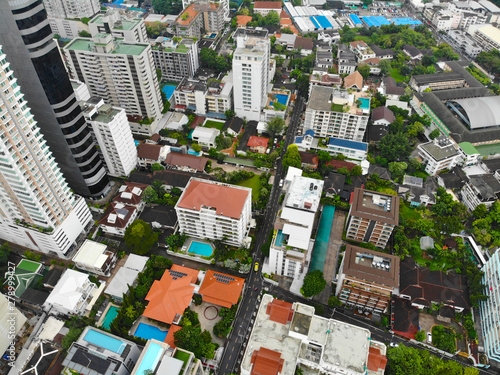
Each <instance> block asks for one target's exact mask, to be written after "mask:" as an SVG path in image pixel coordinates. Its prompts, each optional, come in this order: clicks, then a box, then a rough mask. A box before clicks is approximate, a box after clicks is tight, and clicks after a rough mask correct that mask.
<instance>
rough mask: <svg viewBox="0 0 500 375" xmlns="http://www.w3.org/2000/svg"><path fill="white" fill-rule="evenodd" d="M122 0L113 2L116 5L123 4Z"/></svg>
mask: <svg viewBox="0 0 500 375" xmlns="http://www.w3.org/2000/svg"><path fill="white" fill-rule="evenodd" d="M123 2H124V0H116V1H113V4H116V5H121V4H123Z"/></svg>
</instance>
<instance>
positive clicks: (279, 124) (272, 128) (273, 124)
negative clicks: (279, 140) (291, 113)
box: [266, 116, 285, 138]
mask: <svg viewBox="0 0 500 375" xmlns="http://www.w3.org/2000/svg"><path fill="white" fill-rule="evenodd" d="M284 128H285V120H283V119H282V118H281V117H277V116H276V117H274V118H273V119H272V120H271V121H269V122H268V123H267V125H266V132H267V133H268V134H269V136H270V137H271V138H274V137H276V136H277V135H280V134H281V133H282V132H283V129H284Z"/></svg>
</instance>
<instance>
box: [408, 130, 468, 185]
mask: <svg viewBox="0 0 500 375" xmlns="http://www.w3.org/2000/svg"><path fill="white" fill-rule="evenodd" d="M417 150H418V156H420V158H422V160H423V162H424V164H425V171H426V172H427V173H429V174H430V175H431V176H435V175H437V174H438V173H439V172H440V171H442V170H444V169H452V168H453V167H454V166H456V165H457V164H459V163H460V162H461V161H462V158H461V156H460V153H459V152H458V151H457V149H456V148H455V147H454V145H453V144H451V143H450V141H448V140H447V139H445V138H444V136H441V137H439V138H436V139H435V140H434V141H433V142H427V143H424V144H420V145H418V147H417Z"/></svg>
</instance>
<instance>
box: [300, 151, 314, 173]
mask: <svg viewBox="0 0 500 375" xmlns="http://www.w3.org/2000/svg"><path fill="white" fill-rule="evenodd" d="M299 154H300V161H301V162H302V163H303V164H307V165H309V166H311V167H312V168H314V169H316V168H318V164H319V157H318V156H317V155H314V154H310V153H309V152H303V151H299Z"/></svg>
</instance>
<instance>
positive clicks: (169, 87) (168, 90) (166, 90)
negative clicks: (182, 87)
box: [161, 84, 176, 100]
mask: <svg viewBox="0 0 500 375" xmlns="http://www.w3.org/2000/svg"><path fill="white" fill-rule="evenodd" d="M175 88H176V86H175V85H169V84H166V85H165V86H163V88H162V89H161V91H163V92H164V93H165V95H166V97H167V99H168V100H170V98H171V97H172V95H173V94H174V91H175Z"/></svg>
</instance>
